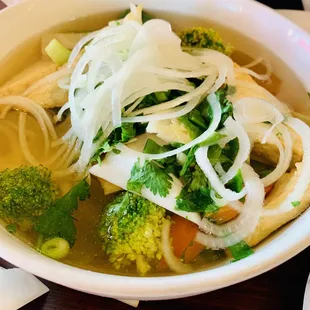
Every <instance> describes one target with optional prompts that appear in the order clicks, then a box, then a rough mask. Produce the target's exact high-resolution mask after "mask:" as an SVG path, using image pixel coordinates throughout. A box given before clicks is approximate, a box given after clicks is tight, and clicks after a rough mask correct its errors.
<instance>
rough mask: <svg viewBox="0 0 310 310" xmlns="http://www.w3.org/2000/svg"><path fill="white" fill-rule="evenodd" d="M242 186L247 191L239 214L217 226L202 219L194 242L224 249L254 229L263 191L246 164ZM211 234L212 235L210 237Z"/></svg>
mask: <svg viewBox="0 0 310 310" xmlns="http://www.w3.org/2000/svg"><path fill="white" fill-rule="evenodd" d="M242 175H243V179H244V185H245V188H246V191H247V195H246V198H245V203H244V205H243V207H242V208H241V210H240V214H239V215H238V216H237V217H236V218H235V219H233V220H231V221H229V222H228V223H225V224H222V225H217V224H213V223H211V222H210V221H209V220H208V219H206V218H204V219H203V220H202V223H201V225H200V229H201V230H203V231H204V232H206V234H204V233H201V232H199V233H198V234H197V236H196V239H195V240H196V241H197V242H199V243H201V244H203V245H205V246H206V247H207V248H211V249H224V248H227V247H229V246H232V245H234V244H237V243H239V242H240V241H242V240H243V239H244V238H246V237H247V236H249V235H250V234H251V233H252V232H253V231H254V230H255V228H256V226H257V224H258V221H259V218H260V216H261V214H262V209H263V204H264V197H265V191H264V186H263V184H262V182H261V180H260V179H259V176H258V175H257V174H256V173H255V171H254V170H253V168H252V167H251V166H249V165H247V164H244V165H243V167H242ZM210 234H212V235H210Z"/></svg>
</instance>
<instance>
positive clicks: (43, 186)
mask: <svg viewBox="0 0 310 310" xmlns="http://www.w3.org/2000/svg"><path fill="white" fill-rule="evenodd" d="M57 194H58V189H57V187H56V186H55V185H54V184H53V183H52V180H51V172H50V171H49V170H48V169H47V168H44V167H42V166H22V167H20V168H16V169H6V170H4V171H2V172H0V218H2V219H3V220H5V221H7V222H20V221H23V220H30V221H33V220H34V219H35V218H36V217H37V216H39V215H41V213H42V212H43V211H44V210H45V209H46V208H47V207H48V206H50V205H51V204H52V203H53V202H54V200H55V197H56V196H57Z"/></svg>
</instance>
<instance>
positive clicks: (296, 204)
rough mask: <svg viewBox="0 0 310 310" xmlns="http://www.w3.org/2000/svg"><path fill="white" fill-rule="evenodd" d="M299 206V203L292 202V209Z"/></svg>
mask: <svg viewBox="0 0 310 310" xmlns="http://www.w3.org/2000/svg"><path fill="white" fill-rule="evenodd" d="M299 205H300V201H292V206H293V207H298V206H299Z"/></svg>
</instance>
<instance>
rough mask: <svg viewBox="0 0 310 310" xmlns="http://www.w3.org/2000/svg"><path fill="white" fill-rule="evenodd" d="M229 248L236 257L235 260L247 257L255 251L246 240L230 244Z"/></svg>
mask: <svg viewBox="0 0 310 310" xmlns="http://www.w3.org/2000/svg"><path fill="white" fill-rule="evenodd" d="M228 249H229V251H230V253H231V255H232V256H233V258H234V260H233V262H236V261H238V260H240V259H243V258H246V257H248V256H250V255H252V254H253V253H254V251H253V249H252V248H251V247H249V246H248V244H247V243H246V242H245V241H241V242H239V243H237V244H235V245H233V246H230V247H228Z"/></svg>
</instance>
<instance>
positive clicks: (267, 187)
mask: <svg viewBox="0 0 310 310" xmlns="http://www.w3.org/2000/svg"><path fill="white" fill-rule="evenodd" d="M273 187H274V184H270V185H268V186H266V187H265V194H266V195H268V194H269V193H270V192H271V191H272V189H273Z"/></svg>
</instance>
